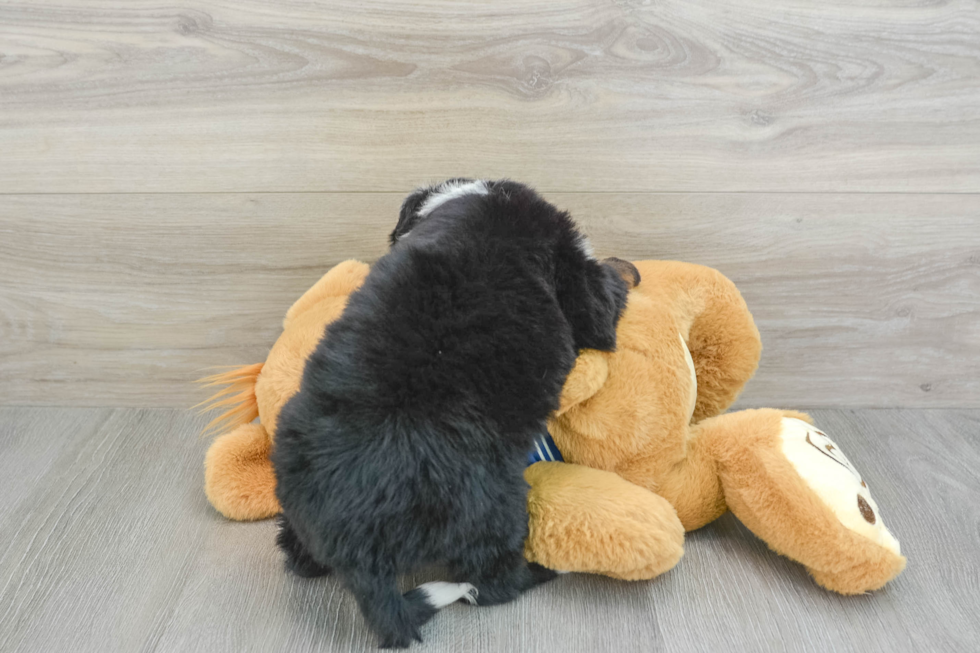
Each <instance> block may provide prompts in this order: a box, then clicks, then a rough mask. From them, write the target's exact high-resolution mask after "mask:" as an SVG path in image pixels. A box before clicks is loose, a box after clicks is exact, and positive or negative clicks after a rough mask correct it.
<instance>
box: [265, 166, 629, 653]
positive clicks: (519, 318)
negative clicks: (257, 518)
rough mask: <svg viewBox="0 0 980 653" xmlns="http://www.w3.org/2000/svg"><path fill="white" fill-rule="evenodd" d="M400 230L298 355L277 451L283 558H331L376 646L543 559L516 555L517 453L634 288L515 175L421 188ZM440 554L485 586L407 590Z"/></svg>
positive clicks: (296, 567) (506, 583)
mask: <svg viewBox="0 0 980 653" xmlns="http://www.w3.org/2000/svg"><path fill="white" fill-rule="evenodd" d="M391 241H392V248H391V250H390V251H389V253H388V254H387V255H385V256H384V257H382V258H381V259H380V260H379V261H378V262H377V263H376V264H375V265H374V267H373V268H372V270H371V272H370V274H369V275H368V277H367V279H366V280H365V282H364V285H363V286H362V287H361V288H360V289H359V290H358V291H357V292H355V293H354V294H353V295H351V297H350V300H349V302H348V304H347V307H346V309H345V311H344V313H343V315H342V316H341V317H340V318H339V319H338V320H337V321H336V322H334V323H333V324H331V325H330V326H329V327H328V329H327V331H326V334H325V336H324V338H323V340H322V341H321V342H320V343H319V345H318V346H317V348H316V350H315V351H314V353H313V354H312V355H311V357H310V358H309V360H308V362H307V365H306V369H305V371H304V373H303V379H302V384H301V387H300V390H299V392H298V393H297V394H296V395H295V396H294V397H293V398H292V399H290V401H289V402H288V403H287V404H286V406H285V407H284V408H283V410H282V414H281V416H280V418H279V423H278V427H277V430H276V443H275V450H274V452H273V455H272V460H273V464H274V466H275V472H276V478H277V488H276V494H277V496H278V498H279V502H280V503H281V505H282V509H283V517H282V518H281V522H280V524H281V530H280V534H279V538H278V542H279V545H280V546H281V547H282V548H283V549H284V550H285V552H286V554H287V566H288V567H289V568H290V569H292V570H293V571H295V572H296V573H298V574H300V575H302V576H315V575H321V574H325V573H328V572H329V571H331V570H335V571H336V572H337V573H338V574H340V576H341V577H342V578H343V581H344V582H345V584H346V585H347V587H348V588H349V589H350V590H351V591H352V592H353V593H354V595H355V597H356V598H357V601H358V605H359V606H360V609H361V611H362V613H363V614H364V617H365V618H366V619H367V622H368V624H369V625H370V626H371V628H372V629H373V630H374V631H375V632H376V633H377V634H378V636H379V637H380V641H381V645H382V646H383V647H404V646H407V645H408V644H409V643H410V642H411V640H412V639H413V638H414V639H417V640H419V641H421V640H420V638H419V630H418V629H419V626H421V625H422V624H423V623H425V622H426V621H427V620H428V619H429V618H431V617H432V615H433V614H434V613H435V612H436V610H437V609H438V608H440V607H442V605H445V604H447V603H449V602H451V601H453V600H457V599H459V598H475V599H476V602H478V603H479V604H481V605H489V604H494V603H502V602H506V601H510V600H512V599H514V598H515V597H517V596H518V595H519V594H520V593H521V592H523V591H524V590H526V589H528V588H529V587H531V586H533V585H535V584H536V583H538V582H542V581H544V580H548V579H550V578H552V577H553V576H554V572H552V571H549V570H547V569H544V568H542V567H540V566H537V565H529V564H528V563H527V562H526V561H525V559H524V555H523V551H524V539H525V537H526V536H527V532H528V521H527V505H526V502H527V489H528V486H527V484H526V483H525V481H524V477H523V472H524V467H525V461H526V455H527V451H528V450H529V449H530V447H531V442H532V439H533V438H534V436H535V435H536V434H539V433H541V432H543V431H544V430H545V421H546V418H547V417H548V415H549V414H550V413H551V412H552V411H554V410H555V409H556V408H557V406H558V398H559V394H560V392H561V389H562V385H563V383H564V381H565V377H566V376H567V374H568V372H569V371H570V370H571V368H572V365H573V363H574V361H575V357H576V352H577V350H579V349H582V348H593V349H600V350H612V349H613V348H614V347H615V344H616V324H617V321H618V319H619V315H620V312H621V311H622V309H623V306H624V305H625V302H626V292H627V290H626V284H625V283H624V281H623V280H622V279H621V277H620V276H619V274H617V272H616V271H615V270H614V269H613V268H612V267H610V266H609V265H606V264H602V263H600V262H598V261H597V260H595V259H594V258H593V257H592V255H591V254H590V253H589V251H588V245H587V241H585V239H584V237H583V236H582V235H581V234H580V233H579V232H578V231H577V229H576V228H575V225H574V223H573V222H572V220H571V218H570V217H569V216H568V214H566V213H564V212H561V211H559V210H557V209H556V208H555V207H554V206H552V205H551V204H549V203H548V202H546V201H544V200H543V199H542V198H541V197H540V196H539V195H538V194H537V193H535V192H534V191H533V190H531V189H530V188H528V187H527V186H524V185H522V184H518V183H515V182H510V181H500V182H489V181H477V182H473V181H470V180H463V179H456V180H450V181H449V182H445V183H443V184H441V185H439V186H436V187H430V188H425V189H421V190H419V191H416V192H415V193H413V194H412V195H411V196H409V198H408V199H407V200H406V201H405V203H404V205H403V207H402V210H401V215H400V219H399V221H398V225H397V226H396V228H395V230H394V232H393V233H392V235H391ZM437 563H438V564H446V565H447V566H448V568H449V570H450V572H451V573H452V574H453V576H454V577H455V579H456V580H457V581H460V582H464V581H465V582H466V583H471V584H472V585H473V586H475V590H476V591H471V593H470V596H469V597H467V596H461V595H460V592H458V591H457V590H458V589H459V586H449V585H448V584H445V583H434V584H429V586H428V587H427V585H423V586H421V587H419V588H416V589H415V590H412V591H410V592H408V593H406V594H405V595H404V596H403V595H401V594H400V593H399V592H398V589H397V587H396V576H397V575H398V574H400V573H404V572H408V571H411V570H413V569H416V568H418V567H420V566H425V565H431V564H437ZM435 586H438V587H435ZM462 587H463V590H462V591H463V592H465V591H466V589H468V588H469V587H470V586H469V585H464V586H462ZM447 588H448V589H447ZM453 588H455V589H453ZM449 590H453V591H449ZM474 595H475V597H474Z"/></svg>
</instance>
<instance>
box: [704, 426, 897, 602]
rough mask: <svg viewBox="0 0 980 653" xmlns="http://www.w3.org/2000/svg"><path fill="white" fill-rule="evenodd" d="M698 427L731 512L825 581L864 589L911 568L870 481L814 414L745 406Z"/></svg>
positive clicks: (852, 590) (845, 590)
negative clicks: (712, 456) (813, 419)
mask: <svg viewBox="0 0 980 653" xmlns="http://www.w3.org/2000/svg"><path fill="white" fill-rule="evenodd" d="M699 426H700V427H701V429H702V432H701V437H702V438H705V440H706V443H708V445H709V447H710V449H711V450H712V451H713V452H714V453H715V456H716V459H717V461H718V474H719V477H720V479H721V483H722V486H723V488H724V493H725V500H726V502H727V504H728V506H729V508H730V509H731V511H732V512H733V513H735V516H736V517H738V518H739V520H741V521H742V523H743V524H745V525H746V527H748V528H749V530H751V531H752V532H753V533H755V534H756V535H757V536H759V537H760V538H762V539H763V540H764V541H765V542H766V544H768V545H769V547H770V548H772V549H773V550H774V551H776V552H778V553H781V554H783V555H785V556H787V557H789V558H792V559H793V560H796V561H798V562H800V563H802V564H803V565H804V566H805V567H806V568H807V570H808V571H809V572H810V574H811V575H812V576H813V577H814V579H815V580H816V581H817V582H818V583H819V584H820V585H822V586H823V587H826V588H827V589H831V590H834V591H836V592H840V593H842V594H858V593H862V592H867V591H870V590H874V589H878V588H879V587H881V586H883V585H884V584H885V583H887V582H888V581H889V580H891V579H892V578H894V577H895V576H897V575H898V574H899V573H900V572H901V571H902V569H904V567H905V558H904V557H902V555H901V552H900V549H899V544H898V541H897V540H896V539H895V538H894V536H892V534H891V533H890V532H889V531H888V529H887V528H886V527H885V525H884V523H883V522H882V518H881V513H880V512H879V510H878V507H877V505H876V504H875V502H874V499H872V498H871V494H870V492H869V490H868V486H867V483H866V482H865V481H863V480H862V479H861V476H860V474H859V473H858V472H857V470H856V469H855V468H854V466H853V465H852V464H851V462H850V461H849V460H848V459H847V457H846V456H844V454H843V452H841V450H840V449H839V448H838V447H837V445H836V444H835V443H834V442H833V441H832V440H831V439H830V438H829V437H828V436H827V435H826V434H824V433H823V432H822V431H821V430H819V429H818V428H816V427H815V426H813V425H812V424H811V423H810V419H809V417H808V416H806V415H804V414H802V413H794V412H790V411H779V410H772V409H761V410H746V411H740V412H737V413H730V414H727V415H721V416H719V417H716V418H713V419H711V420H706V421H705V422H703V423H702V424H700V425H699Z"/></svg>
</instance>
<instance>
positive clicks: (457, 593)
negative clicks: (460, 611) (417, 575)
mask: <svg viewBox="0 0 980 653" xmlns="http://www.w3.org/2000/svg"><path fill="white" fill-rule="evenodd" d="M418 589H419V590H421V591H422V592H424V593H425V600H426V602H427V603H428V604H429V605H431V606H432V607H433V608H436V609H437V610H439V609H441V608H444V607H446V606H447V605H449V604H450V603H455V602H456V601H459V600H460V599H463V600H465V601H467V602H468V603H476V596H477V594H478V592H477V589H476V588H475V587H474V586H473V585H470V584H469V583H445V582H443V581H439V580H437V581H433V582H431V583H422V584H421V585H419V586H418Z"/></svg>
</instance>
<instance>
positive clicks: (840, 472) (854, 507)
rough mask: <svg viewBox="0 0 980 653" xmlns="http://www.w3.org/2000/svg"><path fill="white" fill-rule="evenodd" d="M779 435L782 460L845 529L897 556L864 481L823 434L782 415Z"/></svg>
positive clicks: (811, 426)
mask: <svg viewBox="0 0 980 653" xmlns="http://www.w3.org/2000/svg"><path fill="white" fill-rule="evenodd" d="M780 438H781V440H782V450H783V454H784V455H785V456H786V459H787V460H789V462H790V463H791V464H792V465H793V467H794V468H795V469H796V472H797V473H798V474H799V475H800V477H801V478H802V479H803V481H804V482H805V483H806V484H807V485H808V486H809V487H810V489H811V490H813V492H814V493H815V494H816V495H817V496H818V497H819V498H820V500H821V501H822V502H823V503H824V504H825V505H826V506H827V507H828V508H830V510H831V511H833V513H834V515H835V516H836V517H837V519H838V520H839V521H840V523H841V524H842V525H843V526H844V527H845V528H847V529H849V530H851V531H853V532H855V533H857V534H858V535H862V536H864V537H866V538H868V539H869V540H871V541H872V542H875V543H876V544H879V545H881V546H882V547H884V548H886V549H888V550H889V551H891V552H892V553H894V554H895V555H901V552H900V547H899V544H898V540H896V539H895V537H894V536H893V535H892V534H891V531H889V530H888V528H887V527H886V526H885V524H884V522H883V521H882V519H881V512H880V511H879V510H878V504H877V503H875V500H874V499H873V498H871V491H870V490H869V488H868V484H867V483H866V482H865V481H864V480H863V479H862V478H861V474H860V473H859V472H858V471H857V469H856V468H855V467H854V465H853V464H852V463H851V461H850V460H848V459H847V456H845V455H844V452H843V451H841V449H840V447H838V446H837V444H836V443H834V441H833V440H831V439H830V438H829V437H827V434H826V433H824V432H823V431H821V430H820V429H818V428H816V427H815V426H813V425H811V424H807V423H806V422H804V421H803V420H800V419H796V418H793V417H784V418H783V420H782V429H781V431H780Z"/></svg>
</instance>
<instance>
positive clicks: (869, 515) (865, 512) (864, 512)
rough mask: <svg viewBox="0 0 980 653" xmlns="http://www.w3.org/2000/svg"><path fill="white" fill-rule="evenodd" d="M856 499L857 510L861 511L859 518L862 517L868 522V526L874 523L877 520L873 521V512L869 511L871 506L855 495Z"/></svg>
mask: <svg viewBox="0 0 980 653" xmlns="http://www.w3.org/2000/svg"><path fill="white" fill-rule="evenodd" d="M857 498H858V510H860V511H861V516H862V517H864V521H866V522H868V523H869V524H873V523H875V521H877V520H876V519H875V511H874V510H872V509H871V505H870V504H869V503H868V502H867V500H866V499H865V498H864V497H862V496H861V495H860V494H859V495H857Z"/></svg>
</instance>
